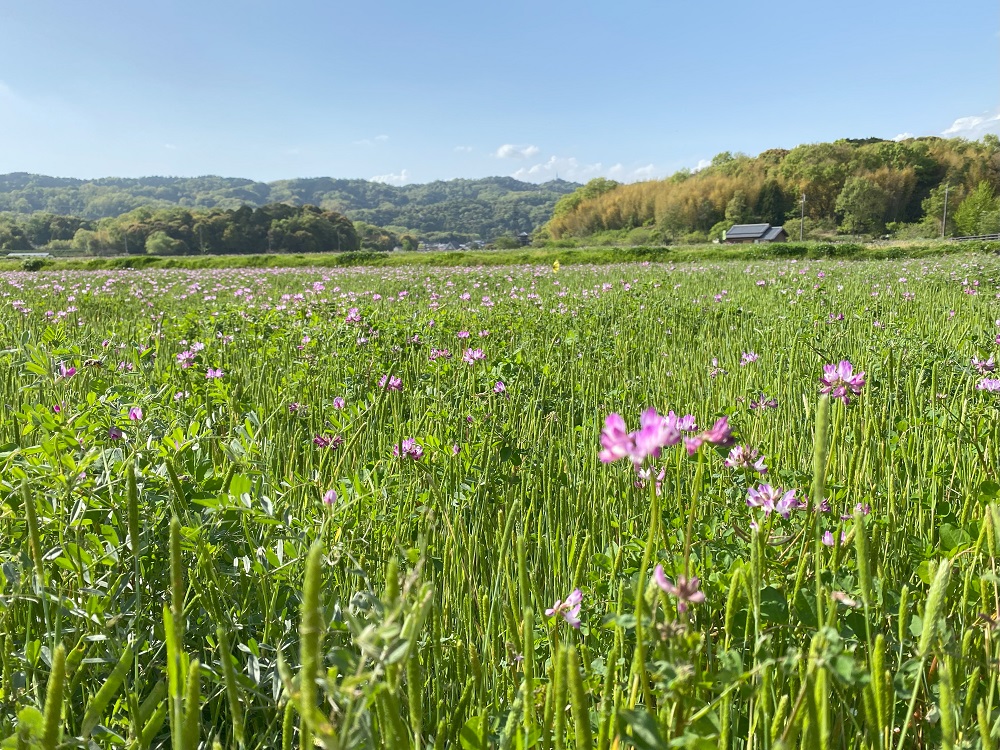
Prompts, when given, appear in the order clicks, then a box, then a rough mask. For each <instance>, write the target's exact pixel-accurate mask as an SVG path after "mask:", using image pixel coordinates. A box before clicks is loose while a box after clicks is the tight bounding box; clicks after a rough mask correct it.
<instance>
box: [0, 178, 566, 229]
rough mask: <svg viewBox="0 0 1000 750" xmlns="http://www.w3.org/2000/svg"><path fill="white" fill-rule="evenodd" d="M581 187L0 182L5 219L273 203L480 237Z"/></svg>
mask: <svg viewBox="0 0 1000 750" xmlns="http://www.w3.org/2000/svg"><path fill="white" fill-rule="evenodd" d="M578 187H579V185H577V184H575V183H572V182H566V181H565V180H554V181H551V182H546V183H544V184H541V185H536V184H533V183H530V182H521V181H519V180H515V179H513V178H511V177H485V178H483V179H477V180H447V181H438V182H431V183H427V184H423V185H406V186H404V187H395V186H393V185H386V184H384V183H380V182H371V181H368V180H337V179H332V178H329V177H317V178H308V179H293V180H278V181H276V182H254V181H253V180H244V179H239V178H233V177H211V176H210V177H140V178H136V179H126V178H117V177H106V178H102V179H97V180H78V179H72V178H63V177H47V176H45V175H33V174H27V173H24V172H15V173H12V174H6V175H0V212H4V211H9V212H14V213H22V214H26V213H35V212H40V211H41V212H46V213H53V214H60V215H64V216H79V217H82V218H85V219H101V218H105V217H111V216H119V215H121V214H124V213H126V212H128V211H131V210H133V209H135V208H139V207H149V208H165V207H168V206H185V207H189V208H223V209H226V208H239V207H240V206H243V205H249V206H263V205H266V204H270V203H288V204H291V205H296V206H302V205H314V206H319V207H320V208H321V209H324V210H326V211H337V212H339V213H342V214H345V215H346V216H347V217H349V218H350V219H352V220H354V221H364V222H367V223H369V224H375V225H378V226H381V227H397V228H406V229H411V230H417V231H419V232H421V233H425V234H426V233H433V232H446V233H455V234H467V235H478V236H479V237H481V238H483V239H489V238H492V237H496V236H498V235H500V234H504V233H509V232H522V231H524V232H531V231H533V230H534V229H535V228H537V227H538V226H540V225H541V224H543V223H544V222H546V221H547V220H548V219H549V217H550V216H551V215H552V208H553V206H554V205H555V203H556V201H557V200H558V199H559V198H560V197H561V196H563V195H566V194H568V193H571V192H573V190H575V189H576V188H578Z"/></svg>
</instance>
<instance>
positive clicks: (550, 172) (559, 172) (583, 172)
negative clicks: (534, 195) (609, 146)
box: [511, 156, 656, 182]
mask: <svg viewBox="0 0 1000 750" xmlns="http://www.w3.org/2000/svg"><path fill="white" fill-rule="evenodd" d="M655 172H656V167H655V166H654V165H652V164H647V165H645V166H641V167H638V168H627V167H625V166H623V165H622V164H621V163H617V164H613V165H611V166H610V167H605V166H604V165H603V164H602V163H601V162H599V161H598V162H593V163H591V164H587V163H582V162H580V160H579V159H577V158H576V157H575V156H566V157H563V156H550V157H549V158H548V159H547V160H546V161H543V162H538V163H537V164H532V165H531V166H530V167H521V168H520V169H518V170H517V171H516V172H514V173H513V174H512V175H511V177H515V178H517V179H519V180H527V181H529V182H546V181H548V180H554V179H556V178H557V177H558V178H560V179H563V180H569V181H571V182H586V181H587V180H592V179H593V178H595V177H611V178H613V179H616V180H619V181H621V182H635V181H637V180H648V179H651V178H652V177H653V175H654V173H655Z"/></svg>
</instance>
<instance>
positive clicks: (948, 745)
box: [938, 656, 955, 750]
mask: <svg viewBox="0 0 1000 750" xmlns="http://www.w3.org/2000/svg"><path fill="white" fill-rule="evenodd" d="M951 666H952V665H951V659H950V658H949V657H947V656H945V657H944V658H942V659H941V661H940V663H939V665H938V691H939V696H940V697H939V703H938V708H939V710H940V713H941V748H942V750H954V747H955V683H954V681H953V677H952V673H951Z"/></svg>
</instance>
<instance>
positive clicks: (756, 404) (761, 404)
mask: <svg viewBox="0 0 1000 750" xmlns="http://www.w3.org/2000/svg"><path fill="white" fill-rule="evenodd" d="M750 408H751V409H777V408H778V400H777V399H775V398H768V397H767V396H761V397H760V400H757V399H750Z"/></svg>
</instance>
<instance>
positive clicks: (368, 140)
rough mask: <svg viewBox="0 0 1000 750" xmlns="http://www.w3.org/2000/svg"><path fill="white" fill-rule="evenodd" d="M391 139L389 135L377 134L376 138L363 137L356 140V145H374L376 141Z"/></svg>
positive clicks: (381, 141) (354, 143) (382, 141)
mask: <svg viewBox="0 0 1000 750" xmlns="http://www.w3.org/2000/svg"><path fill="white" fill-rule="evenodd" d="M387 140H389V136H387V135H377V136H375V137H374V138H362V139H361V140H360V141H354V142H353V145H355V146H374V145H375V144H376V143H385V142H386V141H387Z"/></svg>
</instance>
